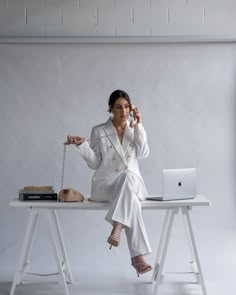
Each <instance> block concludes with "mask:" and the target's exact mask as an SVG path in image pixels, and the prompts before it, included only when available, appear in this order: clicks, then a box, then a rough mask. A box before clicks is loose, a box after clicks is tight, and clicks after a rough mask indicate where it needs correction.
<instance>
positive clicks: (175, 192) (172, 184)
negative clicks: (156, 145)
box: [147, 168, 197, 201]
mask: <svg viewBox="0 0 236 295" xmlns="http://www.w3.org/2000/svg"><path fill="white" fill-rule="evenodd" d="M196 196H197V181H196V168H184V169H164V170H162V196H153V197H151V196H150V197H148V198H147V200H159V201H170V200H185V199H193V198H195V197H196Z"/></svg>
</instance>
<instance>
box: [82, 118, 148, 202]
mask: <svg viewBox="0 0 236 295" xmlns="http://www.w3.org/2000/svg"><path fill="white" fill-rule="evenodd" d="M77 148H78V150H79V151H80V153H81V154H82V157H83V158H84V159H85V161H86V162H87V165H88V166H89V167H90V168H91V169H94V170H96V171H95V173H94V175H93V178H92V188H91V198H90V200H92V201H112V200H113V199H114V198H115V196H116V194H117V192H118V191H120V189H121V186H122V183H123V181H124V177H126V176H127V175H128V176H131V177H132V182H133V184H134V192H136V194H137V196H138V198H139V199H141V200H143V199H144V198H145V197H146V196H147V190H146V187H145V184H144V181H143V178H142V176H141V174H140V171H139V166H138V159H142V158H146V157H147V156H148V154H149V147H148V144H147V136H146V132H145V130H144V127H143V125H142V124H141V123H139V124H137V125H136V126H135V127H134V128H130V127H129V122H127V124H126V128H125V132H124V136H123V140H122V144H121V143H120V140H119V138H118V135H117V133H116V130H115V127H114V125H113V123H112V120H111V118H109V119H108V120H107V122H105V123H103V124H100V125H97V126H95V127H93V129H92V132H91V142H90V145H89V143H88V142H87V141H85V142H83V143H82V144H81V145H78V146H77ZM134 180H135V181H134Z"/></svg>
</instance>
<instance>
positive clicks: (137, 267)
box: [131, 262, 152, 277]
mask: <svg viewBox="0 0 236 295" xmlns="http://www.w3.org/2000/svg"><path fill="white" fill-rule="evenodd" d="M131 265H132V266H133V267H134V268H135V270H136V273H137V276H138V277H139V275H142V274H144V273H146V272H148V271H150V270H152V266H151V265H150V264H148V263H146V262H137V263H134V262H132V263H131ZM141 265H143V267H140V266H141Z"/></svg>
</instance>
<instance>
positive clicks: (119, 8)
mask: <svg viewBox="0 0 236 295" xmlns="http://www.w3.org/2000/svg"><path fill="white" fill-rule="evenodd" d="M235 8H236V2H235V1H234V0H1V1H0V36H1V37H8V36H34V37H39V36H40V37H43V36H54V37H55V36H64V37H68V36H69V37H74V36H163V35H164V36H169V35H172V36H180V35H193V36H194V35H232V34H234V35H235V34H236V17H235Z"/></svg>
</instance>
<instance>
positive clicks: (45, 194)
mask: <svg viewBox="0 0 236 295" xmlns="http://www.w3.org/2000/svg"><path fill="white" fill-rule="evenodd" d="M19 200H21V201H56V200H57V193H55V191H54V189H53V187H52V186H25V187H24V188H23V189H21V190H19Z"/></svg>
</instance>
